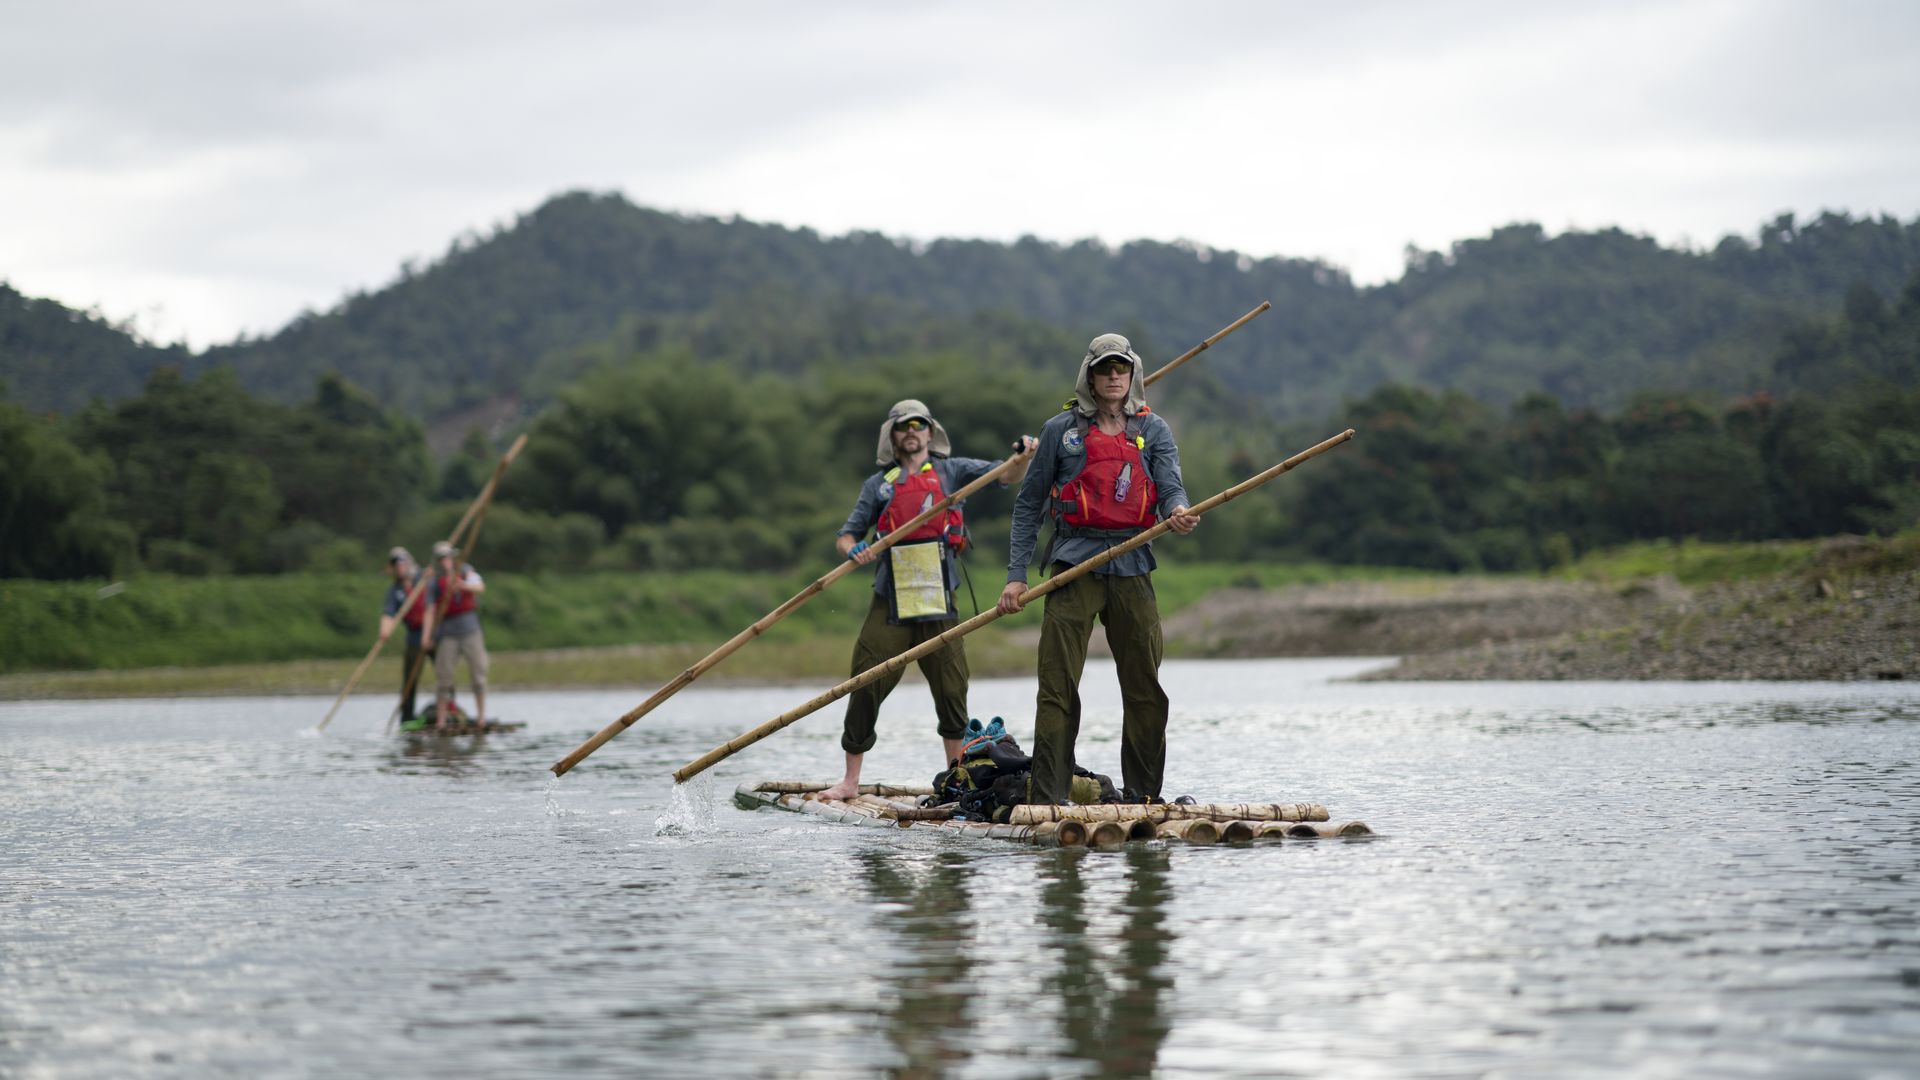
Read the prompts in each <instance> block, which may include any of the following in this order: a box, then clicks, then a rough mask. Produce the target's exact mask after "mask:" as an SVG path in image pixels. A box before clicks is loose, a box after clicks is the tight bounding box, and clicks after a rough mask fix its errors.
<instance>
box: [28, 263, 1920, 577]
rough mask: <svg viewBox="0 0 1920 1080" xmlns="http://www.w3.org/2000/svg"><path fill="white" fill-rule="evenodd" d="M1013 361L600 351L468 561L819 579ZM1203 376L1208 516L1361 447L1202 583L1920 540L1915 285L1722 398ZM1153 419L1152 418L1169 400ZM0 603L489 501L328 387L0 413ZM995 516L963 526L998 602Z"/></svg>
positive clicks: (1049, 407) (1779, 352)
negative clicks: (735, 362)
mask: <svg viewBox="0 0 1920 1080" xmlns="http://www.w3.org/2000/svg"><path fill="white" fill-rule="evenodd" d="M1036 341H1038V342H1039V343H1041V344H1045V345H1047V346H1048V347H1049V348H1050V349H1051V350H1053V351H1055V352H1056V353H1057V354H1058V355H1057V356H1056V360H1055V363H1054V370H1053V372H1052V374H1049V375H1042V374H1040V373H1038V372H1037V371H1035V370H1034V368H1033V367H1032V365H1031V363H1030V360H1029V359H1028V358H1027V357H1025V356H1023V355H1021V354H1020V353H1019V351H1018V350H1017V349H1010V350H1006V351H1003V352H1001V353H987V354H984V355H982V354H980V353H976V352H973V351H971V350H946V351H942V350H937V349H925V348H922V347H920V346H918V345H917V344H915V345H911V346H910V347H909V351H906V352H902V353H899V354H893V355H878V356H872V357H868V358H865V359H859V360H855V361H852V362H848V363H846V364H845V365H843V366H839V367H836V368H829V369H824V372H823V369H820V368H812V369H807V370H802V371H794V372H783V371H779V370H764V371H759V372H754V373H743V372H742V371H740V370H739V369H738V368H736V367H734V366H732V365H730V364H724V363H715V362H708V361H703V360H701V359H699V358H697V357H696V356H695V355H694V354H693V353H692V352H691V351H689V350H688V349H687V348H685V347H684V346H681V345H667V346H661V347H655V348H651V349H646V350H639V349H635V348H624V349H623V348H621V347H619V346H618V345H617V344H615V343H604V344H603V345H601V346H598V347H596V348H595V349H591V350H586V351H584V352H578V353H576V354H574V355H572V356H571V358H570V360H569V363H570V365H571V369H572V374H571V381H569V382H567V383H566V384H565V386H564V388H563V389H561V390H559V391H558V392H557V395H556V398H555V400H554V402H553V403H552V405H551V406H550V407H549V408H547V409H546V410H545V411H543V412H542V413H541V414H540V415H539V416H538V417H537V418H536V419H534V420H533V421H532V422H531V424H530V426H529V429H528V434H529V436H530V438H529V443H528V447H527V450H526V451H525V453H524V454H523V456H522V459H521V460H520V461H519V462H518V463H517V464H516V465H515V466H514V467H513V469H512V470H511V471H510V472H509V473H508V474H507V478H506V481H505V483H504V485H503V487H502V489H501V493H500V498H499V499H498V501H497V503H496V505H495V506H494V507H493V509H492V510H491V511H490V513H489V516H488V517H487V519H486V524H485V527H484V532H483V534H482V537H481V539H480V540H479V541H478V544H479V545H480V546H481V547H482V548H483V549H484V550H483V551H482V552H481V553H480V557H479V558H478V560H477V561H478V562H480V563H481V564H483V565H486V566H490V567H494V568H498V569H509V570H523V571H558V572H575V571H585V570H670V571H682V570H691V569H698V568H731V569H741V570H756V571H785V570H789V569H792V568H795V567H801V566H808V565H817V563H818V560H819V558H820V557H822V556H823V555H824V554H826V553H827V552H829V551H830V550H831V549H830V547H829V545H830V543H831V539H832V536H833V534H834V532H835V531H836V530H837V528H838V527H839V524H840V522H841V521H842V520H843V519H844V516H845V514H846V513H847V511H848V509H849V507H850V505H851V503H852V499H853V495H854V493H855V491H856V489H857V486H858V484H859V483H860V481H861V479H862V478H863V477H865V476H866V475H867V474H868V473H870V472H871V471H873V470H874V468H875V465H874V462H873V454H874V447H875V441H876V438H875V437H876V434H877V431H878V424H879V420H880V417H881V416H883V415H884V413H885V410H886V408H887V406H888V405H889V404H891V403H892V402H893V401H895V400H897V399H899V398H902V397H909V396H911V397H918V398H921V399H922V400H925V401H927V402H928V403H929V405H930V406H931V407H932V408H933V409H934V410H935V412H936V413H937V415H938V416H939V417H940V418H941V420H942V422H943V423H944V424H945V425H946V426H947V427H948V429H949V430H950V432H951V433H952V435H953V438H954V443H955V446H954V450H955V452H956V453H958V454H962V455H966V456H973V457H984V458H998V457H1001V456H1004V454H1005V452H1006V448H1007V447H1008V445H1009V444H1010V443H1011V442H1012V440H1013V439H1014V437H1015V436H1017V435H1019V434H1021V433H1023V432H1031V431H1034V430H1036V429H1037V428H1038V427H1039V425H1040V424H1041V423H1042V422H1043V421H1044V420H1045V419H1046V418H1047V417H1048V416H1049V415H1051V413H1052V412H1053V411H1055V410H1057V409H1058V408H1059V407H1060V404H1061V401H1062V399H1063V398H1064V397H1066V396H1067V393H1068V391H1069V387H1068V386H1067V380H1068V379H1069V378H1070V377H1071V371H1072V366H1073V359H1072V358H1073V356H1074V355H1075V354H1077V351H1078V350H1077V347H1071V348H1070V347H1069V344H1068V343H1067V342H1064V341H1060V340H1049V339H1047V338H1046V337H1045V336H1044V335H1042V336H1041V337H1039V338H1036ZM1208 363H1211V359H1210V358H1203V359H1201V360H1197V361H1195V363H1194V364H1191V365H1189V366H1188V368H1184V369H1182V371H1181V373H1180V374H1178V375H1176V376H1174V377H1172V378H1170V379H1168V380H1167V381H1165V382H1163V383H1161V384H1159V386H1157V387H1156V388H1155V391H1154V395H1153V400H1154V402H1155V406H1156V408H1157V409H1159V410H1160V411H1161V412H1162V413H1163V414H1164V415H1166V416H1167V417H1168V418H1169V419H1170V421H1171V422H1172V423H1173V425H1174V428H1175V431H1176V434H1177V436H1178V438H1179V440H1180V444H1181V449H1182V459H1183V464H1184V467H1185V471H1186V482H1187V486H1188V488H1189V490H1190V491H1191V492H1192V493H1193V495H1194V497H1195V498H1196V499H1197V498H1202V497H1204V496H1206V495H1209V494H1211V493H1213V492H1215V491H1218V490H1220V489H1222V488H1224V487H1226V486H1228V485H1230V484H1232V483H1234V482H1236V481H1238V480H1239V479H1242V478H1244V477H1245V476H1247V475H1250V474H1251V473H1253V472H1256V471H1258V470H1260V469H1262V468H1264V467H1266V466H1267V465H1270V464H1272V463H1273V462H1274V461H1277V460H1279V459H1280V458H1281V457H1284V456H1285V455H1286V454H1287V453H1290V452H1292V451H1293V450H1296V449H1299V448H1300V447H1302V446H1305V445H1307V444H1309V443H1311V442H1313V441H1317V439H1318V438H1320V437H1323V436H1325V435H1327V434H1331V433H1333V432H1335V431H1338V430H1339V429H1341V428H1344V427H1347V426H1352V427H1356V428H1358V429H1359V430H1360V438H1359V439H1357V440H1356V441H1355V442H1354V443H1353V444H1352V445H1351V446H1349V447H1346V448H1343V449H1342V450H1341V451H1340V452H1339V453H1338V454H1335V455H1332V456H1330V457H1329V458H1328V459H1327V460H1326V461H1324V462H1320V463H1316V464H1315V466H1314V467H1313V468H1312V469H1310V470H1304V471H1303V472H1302V473H1301V474H1299V475H1298V476H1297V477H1294V478H1292V479H1290V480H1289V481H1288V482H1287V483H1284V484H1278V485H1275V486H1274V487H1273V488H1272V489H1271V491H1270V492H1269V493H1263V495H1262V496H1261V497H1259V498H1255V499H1248V500H1243V501H1242V502H1241V503H1239V504H1236V506H1235V507H1234V508H1233V510H1232V511H1231V512H1228V513H1223V514H1221V515H1218V516H1217V518H1216V520H1214V521H1212V522H1209V525H1208V527H1207V528H1206V529H1204V530H1201V531H1200V532H1199V533H1196V534H1195V537H1194V539H1193V541H1192V544H1193V547H1192V548H1191V549H1189V550H1192V551H1193V552H1194V553H1195V555H1196V556H1197V557H1199V558H1203V559H1208V560H1219V561H1229V560H1249V559H1277V558H1309V559H1314V560H1323V561H1329V562H1349V563H1369V564H1378V565H1399V566H1417V567H1430V568H1442V569H1491V570H1508V569H1526V568H1535V567H1544V566H1551V565H1555V564H1558V563H1562V562H1565V561H1567V560H1569V559H1571V558H1574V557H1576V556H1578V555H1579V554H1581V553H1584V552H1587V551H1591V550H1594V549H1596V548H1600V547H1605V546H1608V545H1611V544H1617V543H1620V542H1624V541H1630V540H1637V539H1647V538H1655V537H1671V538H1682V537H1699V538H1702V539H1715V540H1754V539H1765V538H1774V537H1807V536H1816V535H1827V534H1832V533H1838V532H1847V531H1868V530H1872V531H1895V530H1898V529H1901V528H1903V527H1905V526H1907V525H1910V524H1912V523H1913V522H1914V521H1915V520H1916V518H1920V275H1916V276H1915V277H1914V279H1912V280H1910V281H1909V282H1908V283H1907V284H1906V287H1905V289H1904V290H1903V291H1902V292H1901V293H1900V294H1899V295H1898V296H1897V297H1894V298H1892V299H1891V300H1889V299H1887V298H1883V297H1881V296H1880V295H1879V294H1878V293H1876V292H1874V291H1873V290H1871V289H1870V288H1867V287H1864V286H1861V287H1857V288H1855V289H1853V290H1851V292H1850V294H1849V299H1848V302H1847V303H1846V305H1845V308H1844V310H1843V311H1841V312H1840V313H1839V314H1837V315H1836V316H1834V317H1832V318H1829V319H1820V320H1812V321H1809V322H1806V323H1803V324H1800V325H1797V326H1795V327H1792V328H1790V329H1789V330H1788V332H1786V333H1785V334H1784V335H1783V336H1782V337H1781V338H1780V339H1779V341H1778V342H1777V343H1776V346H1775V348H1774V350H1773V352H1772V364H1773V367H1774V377H1775V378H1777V379H1778V380H1780V384H1781V385H1785V386H1790V387H1792V388H1793V389H1791V390H1789V391H1787V392H1785V393H1782V394H1780V395H1777V396H1776V395H1772V394H1749V395H1743V396H1739V397H1735V398H1730V399H1720V400H1718V401H1715V400H1714V399H1711V398H1707V397H1705V396H1702V395H1694V394H1676V393H1662V392H1655V391H1643V392H1641V393H1640V394H1638V395H1636V396H1635V397H1633V398H1632V399H1631V400H1630V401H1629V402H1628V403H1627V404H1626V405H1625V406H1623V407H1622V408H1620V409H1618V410H1616V411H1612V412H1603V411H1600V410H1596V409H1591V408H1584V407H1572V406H1569V405H1568V404H1567V403H1565V402H1563V401H1561V400H1559V399H1557V398H1555V397H1554V396H1552V395H1551V394H1547V393H1544V392H1535V393H1531V394H1528V395H1526V396H1523V397H1521V398H1520V399H1518V400H1517V401H1515V402H1514V403H1512V404H1511V405H1509V406H1506V407H1504V408H1501V407H1496V406H1494V405H1490V404H1487V403H1485V402H1482V401H1480V400H1477V399H1476V398H1474V397H1473V396H1471V395H1469V394H1466V393H1464V392H1461V391H1457V390H1454V391H1434V390H1431V389H1427V388H1424V387H1421V386H1418V385H1411V384H1394V385H1387V386H1383V387H1380V388H1377V389H1375V390H1374V391H1372V392H1371V393H1369V394H1367V395H1366V396H1364V397H1361V398H1359V399H1357V400H1354V401H1352V402H1350V403H1349V404H1348V405H1347V406H1346V407H1345V408H1344V409H1342V410H1339V411H1337V412H1333V413H1330V414H1329V415H1328V417H1327V418H1326V419H1324V420H1321V421H1319V422H1317V423H1315V424H1301V425H1291V426H1286V427H1282V426H1277V425H1274V424H1272V423H1271V422H1269V421H1267V420H1265V419H1263V418H1262V417H1261V416H1260V415H1259V412H1258V410H1257V409H1253V408H1250V407H1249V406H1248V405H1247V404H1246V403H1245V402H1244V401H1240V400H1238V399H1236V398H1235V396H1234V395H1233V394H1232V393H1231V392H1230V391H1228V390H1226V389H1225V388H1223V387H1222V385H1221V383H1220V382H1219V380H1217V379H1215V378H1213V377H1212V376H1211V375H1210V374H1209V373H1208V371H1207V369H1206V367H1205V365H1206V364H1208ZM1162 391H1164V392H1162ZM0 447H4V449H5V461H6V469H5V472H4V473H3V474H0V576H4V577H40V578H83V577H105V576H109V575H114V574H125V573H130V572H136V571H141V570H146V571H163V572H171V573H181V574H210V573H225V572H238V573H278V572H286V571H299V570H329V569H345V568H352V567H366V566H371V565H377V563H378V561H379V553H380V552H382V551H384V549H385V548H386V547H387V546H388V545H390V544H393V543H395V542H401V543H407V544H409V545H414V546H416V547H417V548H423V547H424V546H425V545H426V544H428V543H430V542H431V541H432V540H433V539H435V538H437V537H439V536H442V535H444V534H445V533H446V532H447V531H448V530H449V529H450V528H451V526H452V524H453V522H454V520H455V519H456V518H457V517H458V516H459V514H460V512H461V511H462V510H463V509H464V508H465V506H466V504H467V502H468V501H469V500H470V499H471V498H472V496H473V494H474V493H475V491H476V490H477V489H478V487H479V485H480V483H481V482H482V480H483V479H484V478H485V477H486V476H487V475H488V474H489V473H490V472H491V469H492V462H493V457H494V454H495V448H494V447H493V446H492V445H490V444H489V443H488V442H487V441H486V440H485V439H484V438H482V437H479V436H478V435H474V436H472V437H470V438H469V440H468V442H467V444H466V446H465V448H464V449H463V450H462V452H461V453H459V454H457V455H455V456H454V457H453V458H452V459H451V460H449V461H448V462H446V463H445V464H444V465H442V466H441V467H439V468H438V469H436V468H435V467H434V466H433V465H432V463H431V461H430V458H429V455H428V453H427V451H426V445H425V436H424V433H423V431H422V429H421V427H420V425H419V424H418V423H416V422H414V421H412V420H410V419H407V418H405V417H404V416H402V415H401V414H400V413H399V412H398V411H396V410H393V409H387V408H382V407H381V405H380V404H379V403H378V402H376V400H375V399H374V398H373V397H372V396H370V395H369V394H367V393H365V392H364V391H362V390H359V389H357V388H355V387H354V386H352V385H351V384H349V383H347V382H346V381H345V380H343V379H341V378H338V377H327V378H325V379H323V380H321V381H320V382H319V384H318V385H317V387H316V388H315V391H314V393H313V394H312V396H311V397H310V398H309V400H307V401H305V402H304V403H302V404H300V405H297V406H285V405H279V404H276V403H274V402H272V401H270V400H266V399H263V398H260V397H257V396H255V395H252V394H250V393H248V392H247V391H246V390H244V389H243V388H242V387H241V386H240V384H239V382H238V379H237V377H236V376H235V375H234V374H233V373H231V372H227V371H214V372H209V373H207V374H205V375H202V376H200V377H198V378H191V377H187V376H184V375H182V374H180V373H178V372H177V371H174V370H172V369H161V370H159V371H157V372H156V373H155V374H154V375H153V376H152V377H151V378H150V379H149V380H148V382H147V384H146V386H145V389H144V390H143V391H142V392H141V393H140V394H139V395H137V396H135V397H132V398H129V399H127V400H124V401H122V402H120V403H118V404H116V405H111V406H109V405H106V404H104V403H95V404H94V405H92V406H90V407H88V408H86V409H83V410H81V411H80V412H78V413H76V414H74V415H72V416H68V417H50V416H45V415H37V414H33V413H29V412H28V411H27V410H25V409H24V408H22V407H20V406H19V405H17V404H13V403H9V402H4V401H0ZM1010 503H1011V494H1010V493H1009V492H1007V491H993V490H990V491H988V492H986V493H984V494H983V495H982V496H981V497H979V498H978V499H976V500H975V501H974V502H973V503H972V505H971V506H970V508H969V510H970V514H969V519H970V521H971V523H972V529H973V532H974V536H975V540H976V545H977V547H978V549H979V554H978V555H977V556H976V557H975V559H974V561H973V565H974V566H975V567H977V568H979V573H980V574H981V575H982V576H983V577H984V578H985V579H986V580H987V582H988V585H989V587H991V586H993V585H997V584H998V582H999V580H1001V579H1000V577H999V572H1000V569H1001V564H1000V562H999V559H1000V557H1001V555H1000V553H1002V552H1004V545H1005V539H1006V531H1007V520H1008V515H1009V511H1010Z"/></svg>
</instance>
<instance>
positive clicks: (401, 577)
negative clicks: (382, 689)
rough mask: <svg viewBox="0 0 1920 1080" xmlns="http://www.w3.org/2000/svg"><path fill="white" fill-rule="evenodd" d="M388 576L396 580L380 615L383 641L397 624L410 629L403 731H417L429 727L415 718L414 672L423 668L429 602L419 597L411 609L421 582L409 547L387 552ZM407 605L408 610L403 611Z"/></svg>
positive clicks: (402, 699)
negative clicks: (422, 633) (411, 596)
mask: <svg viewBox="0 0 1920 1080" xmlns="http://www.w3.org/2000/svg"><path fill="white" fill-rule="evenodd" d="M387 573H389V574H392V575H393V580H392V581H391V582H389V583H388V584H387V599H386V606H385V607H384V608H383V609H382V610H381V613H380V640H381V641H385V640H387V639H388V638H390V637H392V636H393V629H394V627H395V625H397V624H405V626H406V628H407V656H406V660H405V661H403V662H402V663H401V665H400V727H401V730H403V731H415V730H418V729H419V728H421V727H423V726H425V723H424V721H421V720H417V719H415V718H414V715H413V701H414V691H415V690H417V689H418V687H417V686H416V685H415V678H414V672H413V669H414V668H415V667H417V666H419V663H420V653H421V652H422V649H421V647H420V628H421V626H422V625H424V623H425V619H426V612H427V603H426V599H425V598H424V597H415V598H414V601H413V604H412V605H411V606H407V594H409V593H411V592H412V591H413V586H414V584H415V583H416V582H418V581H419V580H420V567H419V565H418V564H417V563H415V562H414V561H413V553H412V552H409V551H408V550H407V549H406V548H403V547H396V548H394V549H393V550H392V551H389V552H387ZM403 606H406V607H407V610H406V611H404V612H403V611H401V610H400V609H401V608H402V607H403Z"/></svg>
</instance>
